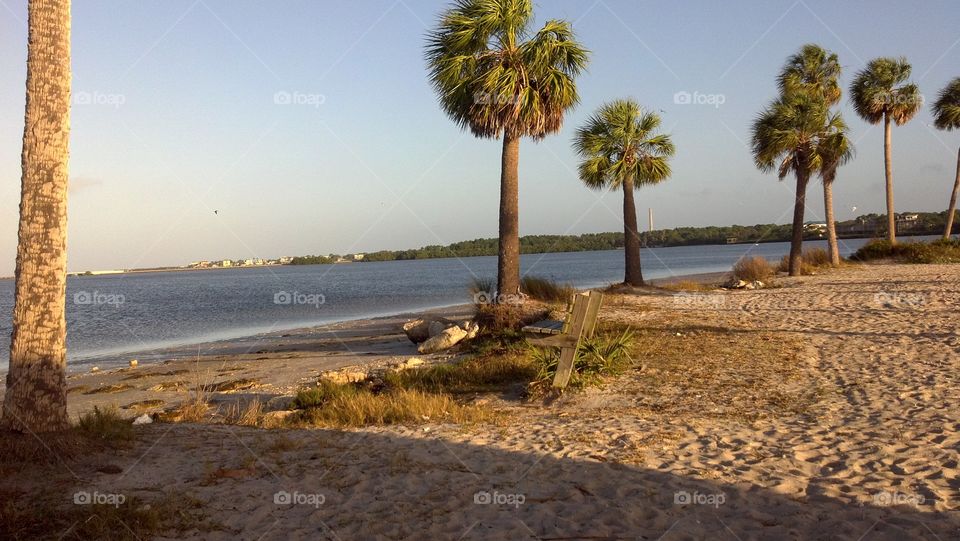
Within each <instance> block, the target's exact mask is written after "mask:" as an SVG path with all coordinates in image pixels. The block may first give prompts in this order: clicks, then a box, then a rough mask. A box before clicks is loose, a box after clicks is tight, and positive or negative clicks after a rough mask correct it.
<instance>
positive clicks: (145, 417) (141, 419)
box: [133, 413, 153, 425]
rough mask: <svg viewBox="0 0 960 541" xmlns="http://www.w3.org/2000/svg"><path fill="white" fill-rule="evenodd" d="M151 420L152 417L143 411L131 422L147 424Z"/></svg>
mask: <svg viewBox="0 0 960 541" xmlns="http://www.w3.org/2000/svg"><path fill="white" fill-rule="evenodd" d="M152 422H153V418H152V417H150V416H149V415H147V414H146V413H144V414H143V415H141V416H140V417H137V418H136V419H134V420H133V424H135V425H148V424H150V423H152Z"/></svg>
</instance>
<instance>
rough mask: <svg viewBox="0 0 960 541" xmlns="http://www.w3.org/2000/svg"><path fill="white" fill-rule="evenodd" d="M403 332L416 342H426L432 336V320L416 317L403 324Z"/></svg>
mask: <svg viewBox="0 0 960 541" xmlns="http://www.w3.org/2000/svg"><path fill="white" fill-rule="evenodd" d="M403 332H404V333H406V334H407V338H409V339H410V341H411V342H413V343H414V344H419V343H420V342H425V341H426V340H427V339H428V338H430V322H429V321H427V320H425V319H414V320H413V321H408V322H406V323H404V324H403Z"/></svg>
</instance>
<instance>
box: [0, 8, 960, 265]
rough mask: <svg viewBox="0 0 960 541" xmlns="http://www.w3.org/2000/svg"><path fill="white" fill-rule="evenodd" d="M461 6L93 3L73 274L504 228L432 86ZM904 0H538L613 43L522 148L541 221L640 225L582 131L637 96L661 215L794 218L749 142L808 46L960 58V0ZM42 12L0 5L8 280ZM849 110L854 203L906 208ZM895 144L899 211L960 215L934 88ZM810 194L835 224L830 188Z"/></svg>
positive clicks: (495, 189) (878, 136) (402, 244)
mask: <svg viewBox="0 0 960 541" xmlns="http://www.w3.org/2000/svg"><path fill="white" fill-rule="evenodd" d="M447 4H448V3H447V2H445V1H427V0H350V1H332V0H331V1H326V0H314V1H285V2H269V1H258V2H253V1H239V0H229V1H228V0H183V1H181V0H162V1H148V0H138V1H137V2H127V1H114V0H98V1H96V2H74V5H73V22H72V29H73V76H74V83H73V93H74V106H73V109H72V133H71V156H70V191H69V207H68V208H69V210H68V212H69V233H68V250H69V252H68V260H69V263H68V266H69V269H70V271H71V272H76V271H83V270H100V269H122V268H140V267H151V266H161V265H182V264H186V263H189V262H191V261H196V260H201V259H209V260H216V259H227V258H229V259H240V258H252V257H263V258H274V257H279V256H284V255H302V254H327V253H352V252H369V251H375V250H380V249H404V248H414V247H419V246H423V245H428V244H448V243H450V242H456V241H459V240H467V239H474V238H486V237H495V236H496V233H497V209H498V197H499V178H500V170H499V168H500V149H501V146H500V142H499V141H496V140H480V139H477V138H474V137H473V136H472V135H470V134H469V133H465V132H463V131H461V130H460V129H459V128H458V127H457V126H456V125H455V124H454V123H453V122H452V121H451V120H450V119H449V118H447V117H446V116H445V115H444V113H443V112H442V111H441V110H440V108H439V107H438V105H437V101H436V95H435V94H434V91H433V89H432V88H431V86H430V85H429V83H428V80H427V75H426V68H425V62H424V60H423V46H424V39H425V35H426V33H427V32H428V31H429V30H430V28H431V27H432V26H433V24H434V23H435V22H436V20H437V17H438V16H439V14H440V13H441V12H442V10H443V9H444V8H445V7H446V6H447ZM904 6H905V4H904V3H903V2H901V1H896V2H894V1H887V0H848V1H844V2H836V1H833V0H825V1H820V0H797V1H792V0H785V1H779V0H763V1H739V2H715V1H713V0H707V1H693V0H690V1H679V2H640V1H626V0H623V1H620V0H597V1H593V0H579V1H573V0H553V1H546V0H541V1H540V2H537V3H536V7H535V10H536V16H537V25H541V24H542V23H543V22H544V21H545V20H546V19H548V18H550V19H552V18H561V19H566V20H569V21H571V22H572V23H573V26H574V30H575V32H576V35H577V38H578V39H579V40H580V41H581V42H582V43H583V44H584V45H585V46H586V47H587V48H589V49H590V50H591V52H592V54H591V62H590V65H589V68H588V71H587V72H586V73H585V74H583V75H582V76H581V77H580V78H579V79H578V81H577V85H578V89H579V92H580V95H581V102H580V104H579V105H578V106H577V107H576V108H575V109H574V110H572V111H570V112H569V113H568V114H567V118H566V121H565V123H564V127H563V129H562V130H561V131H560V132H558V133H557V134H555V135H552V136H549V137H547V138H546V139H544V140H543V141H541V142H533V141H529V140H525V141H523V143H522V144H521V150H520V231H521V234H522V235H529V234H579V233H589V232H601V231H619V230H622V223H623V222H622V210H621V209H622V207H621V201H622V199H621V198H622V194H618V193H609V192H595V191H591V190H588V189H587V188H586V187H584V186H583V185H582V183H581V182H580V181H579V180H578V179H577V175H576V165H577V156H576V155H575V154H574V152H573V151H572V150H571V145H570V143H571V139H572V136H573V133H574V130H575V129H576V128H577V126H579V125H581V124H582V123H583V122H584V121H585V119H586V118H587V117H588V115H590V114H591V112H593V111H594V110H595V109H596V108H597V107H599V106H600V105H601V104H602V103H603V102H605V101H608V100H612V99H615V98H621V97H632V98H635V99H637V100H638V101H639V102H640V103H641V104H642V105H643V106H644V107H646V108H649V109H651V110H654V111H657V112H658V113H660V114H661V116H662V117H663V130H664V131H665V132H667V133H670V134H671V135H672V137H673V140H674V143H675V145H676V147H677V152H676V155H675V157H674V158H673V161H672V165H673V175H672V177H671V178H670V179H669V180H667V181H666V182H664V183H662V184H660V185H658V186H652V187H644V188H643V189H641V190H640V191H639V192H638V193H637V207H638V213H639V214H640V215H641V223H642V224H644V225H645V224H646V220H645V218H646V212H647V209H648V208H652V209H653V212H654V218H655V227H656V228H658V229H661V228H671V227H678V226H706V225H730V224H742V225H752V224H757V223H787V222H789V220H790V219H791V211H792V210H791V209H792V198H793V194H792V189H793V183H792V182H791V181H789V180H788V181H786V182H779V181H778V180H777V179H776V176H775V175H774V174H764V173H761V172H760V171H758V170H757V169H756V167H755V166H754V164H753V160H752V157H751V154H750V150H749V147H748V145H747V142H748V141H749V137H750V135H749V133H750V124H751V122H752V121H753V119H754V118H755V116H756V115H757V113H758V112H759V111H760V110H761V109H762V108H763V107H764V105H765V104H766V103H768V102H769V101H770V100H771V99H772V98H774V97H775V95H776V93H777V89H776V74H777V72H778V71H779V69H780V68H781V66H782V65H783V63H784V61H785V59H786V58H787V56H789V55H790V54H792V53H794V52H795V51H796V50H798V49H799V47H800V46H801V45H803V44H805V43H809V42H813V43H817V44H820V45H821V46H823V47H825V48H827V49H830V50H832V51H834V52H836V53H838V54H839V56H840V60H841V63H842V65H843V68H844V73H843V77H842V83H843V86H844V89H846V88H847V87H848V86H849V82H850V80H851V79H852V78H853V76H854V74H855V73H856V72H857V71H858V70H860V69H861V68H862V67H863V66H864V65H865V64H866V63H867V62H868V61H869V60H870V59H872V58H875V57H878V56H901V55H902V56H906V57H907V59H908V60H909V61H910V62H911V63H912V65H913V80H914V82H916V83H917V84H918V85H919V86H920V89H921V92H922V93H923V94H924V96H925V98H926V100H927V102H928V104H929V103H931V102H932V101H933V100H934V99H935V97H936V94H937V92H939V90H940V89H941V88H942V87H944V86H945V85H946V84H947V82H948V81H949V80H950V79H952V78H954V77H957V76H960V33H958V32H957V29H958V28H960V3H957V2H956V0H923V1H921V2H916V3H910V4H909V10H907V11H904ZM26 17H27V10H26V1H25V0H0V73H2V74H3V76H2V78H0V276H9V275H11V274H12V273H13V269H14V261H15V254H16V241H17V211H18V202H19V197H20V196H19V193H20V151H21V141H22V133H23V110H24V81H25V77H26V63H25V59H26V43H27V40H26ZM685 93H688V94H689V97H690V99H689V100H686V99H684V98H685V97H686V96H687V95H688V94H685ZM685 101H690V102H691V103H684V102H685ZM841 110H842V112H843V114H844V116H845V118H846V120H847V122H848V123H849V125H850V128H851V138H852V139H853V141H855V143H856V150H857V156H856V159H855V160H854V161H853V162H852V163H851V164H850V165H847V166H845V167H843V168H842V169H841V171H840V173H839V176H838V178H837V181H836V185H835V189H834V196H835V201H836V208H837V219H839V220H844V219H849V218H851V217H853V216H856V215H859V214H863V213H868V212H884V190H883V147H882V145H883V130H882V127H880V126H870V125H868V124H866V123H864V122H863V121H862V120H860V119H859V118H857V117H856V115H855V113H854V111H853V109H852V107H851V106H850V104H849V101H848V100H847V96H846V95H845V96H844V101H843V103H842V105H841ZM893 144H894V146H893V152H894V155H893V160H894V178H895V183H896V190H895V193H896V202H897V209H898V210H902V211H907V210H910V211H937V212H939V211H942V210H944V209H945V208H946V206H947V203H948V197H949V192H950V189H951V188H952V183H953V178H954V168H955V166H956V161H957V148H958V146H960V133H958V132H953V133H951V132H940V131H937V130H935V129H934V128H933V126H932V117H931V114H930V111H929V107H928V106H925V107H924V110H923V111H922V112H921V113H920V114H919V115H918V116H917V117H916V118H915V119H914V120H913V121H911V122H910V123H908V124H907V125H905V126H902V127H895V128H894V133H893ZM808 201H809V202H810V204H809V205H808V212H807V219H808V220H817V219H822V216H823V204H822V196H821V191H820V186H819V184H811V186H810V191H809V192H808ZM854 207H856V210H854ZM214 211H216V212H214Z"/></svg>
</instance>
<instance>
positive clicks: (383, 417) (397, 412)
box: [286, 382, 493, 428]
mask: <svg viewBox="0 0 960 541" xmlns="http://www.w3.org/2000/svg"><path fill="white" fill-rule="evenodd" d="M294 404H295V406H296V407H297V408H298V412H297V413H296V414H294V415H291V416H290V417H288V418H287V421H286V422H287V425H288V426H293V427H303V426H324V427H339V428H343V427H362V426H371V425H392V424H421V423H425V422H434V423H437V422H444V423H457V424H466V423H475V422H481V421H484V420H488V419H491V418H492V417H493V416H492V414H491V413H490V412H488V411H486V410H483V409H481V408H478V407H475V406H464V405H461V404H459V403H457V402H456V401H455V400H454V399H453V398H451V397H450V396H448V395H445V394H431V393H425V392H423V391H418V390H415V389H390V390H385V391H383V392H380V393H374V392H373V391H371V390H369V389H367V388H364V387H360V386H357V385H353V384H335V383H330V382H322V383H321V385H320V386H318V387H316V388H314V389H307V390H304V391H301V393H299V394H298V395H297V399H296V400H295V401H294Z"/></svg>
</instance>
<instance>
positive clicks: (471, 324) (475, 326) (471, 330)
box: [463, 321, 480, 340]
mask: <svg viewBox="0 0 960 541" xmlns="http://www.w3.org/2000/svg"><path fill="white" fill-rule="evenodd" d="M463 330H465V331H467V336H465V337H464V340H473V339H474V338H476V337H477V334H479V333H480V324H479V323H477V322H476V321H468V322H466V323H464V325H463Z"/></svg>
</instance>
